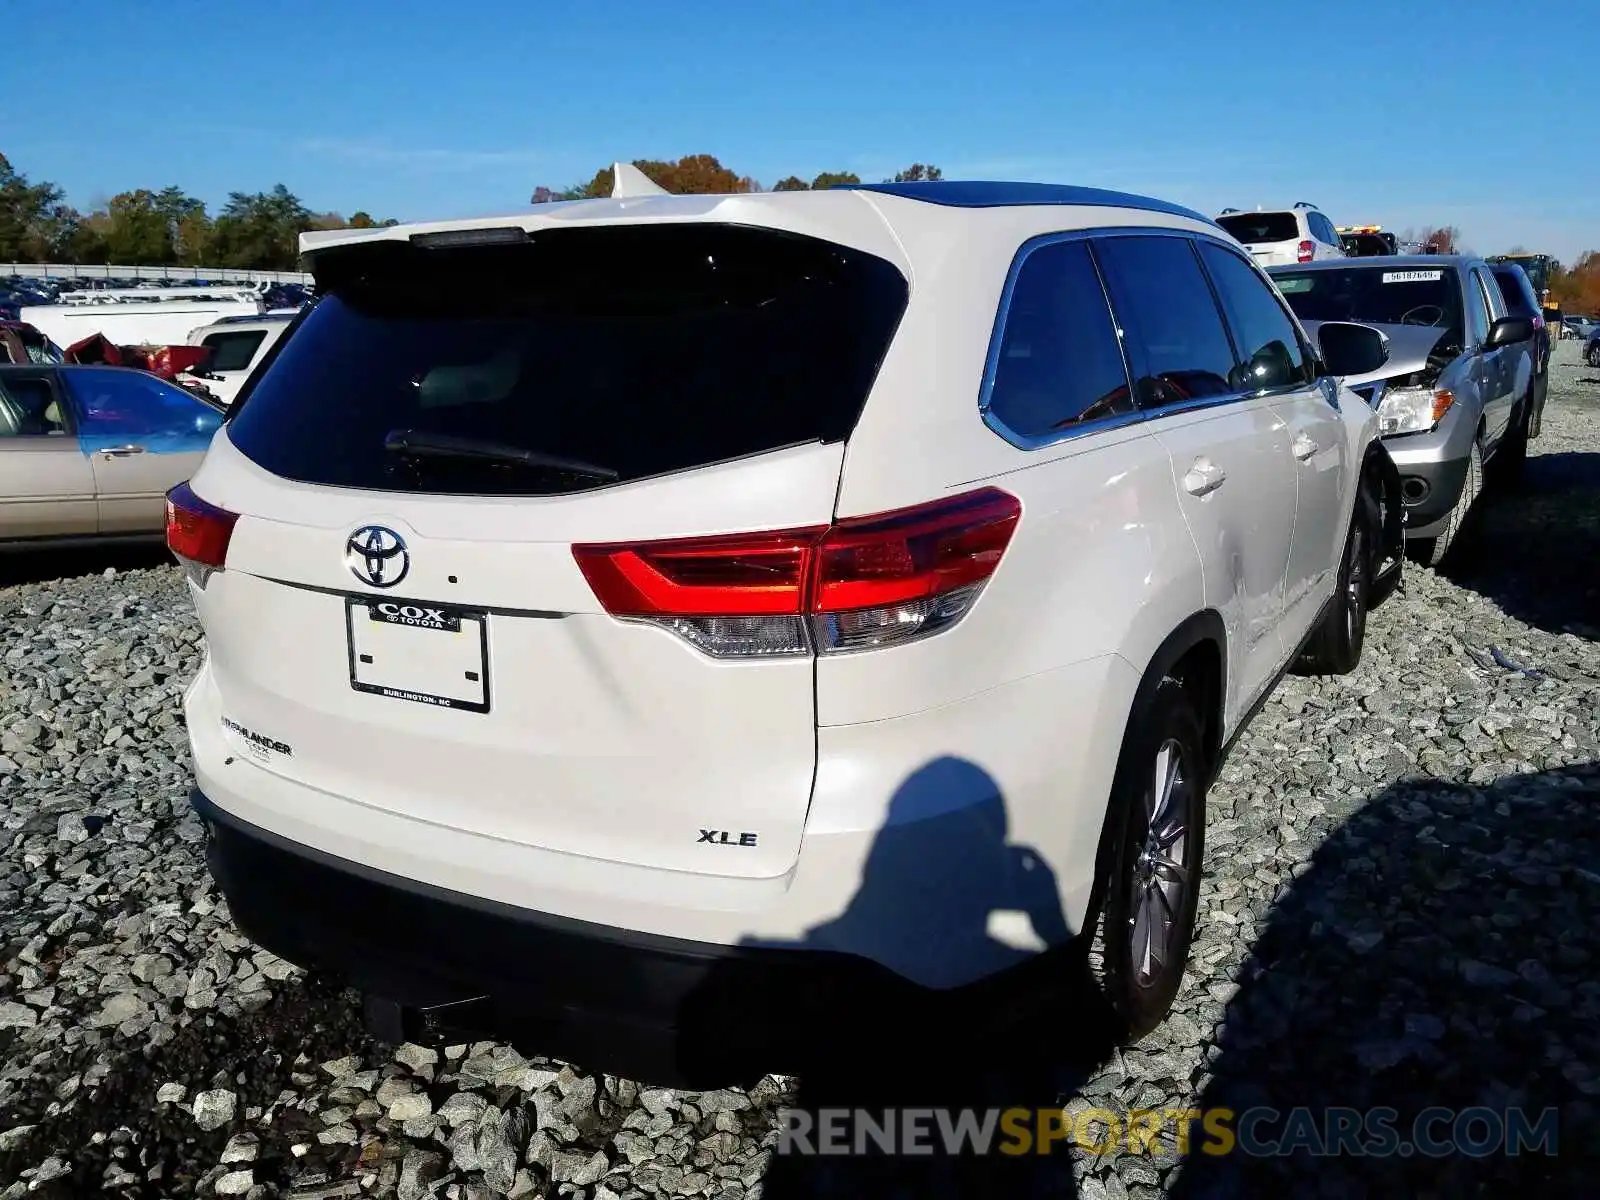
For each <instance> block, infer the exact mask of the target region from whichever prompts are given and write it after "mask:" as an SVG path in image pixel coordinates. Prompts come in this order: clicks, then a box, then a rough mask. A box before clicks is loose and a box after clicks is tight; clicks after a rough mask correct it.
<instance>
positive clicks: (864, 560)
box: [811, 489, 1022, 613]
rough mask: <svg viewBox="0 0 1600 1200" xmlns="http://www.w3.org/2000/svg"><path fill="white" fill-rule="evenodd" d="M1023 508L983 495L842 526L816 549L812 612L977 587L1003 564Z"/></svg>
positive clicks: (1004, 497) (1005, 495) (1000, 495)
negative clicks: (1003, 558) (1001, 558)
mask: <svg viewBox="0 0 1600 1200" xmlns="http://www.w3.org/2000/svg"><path fill="white" fill-rule="evenodd" d="M1021 516H1022V505H1021V504H1020V503H1018V501H1017V498H1016V497H1015V496H1013V495H1011V494H1010V493H1009V492H1002V491H998V490H992V489H991V490H986V491H981V492H973V493H971V494H970V495H967V496H961V497H958V498H957V499H955V500H953V501H943V502H936V503H934V504H927V505H922V506H920V507H918V508H912V509H906V510H905V511H903V512H898V513H887V514H885V515H883V516H879V517H866V518H854V519H851V520H847V521H840V522H839V523H838V524H837V525H835V526H834V527H833V528H832V529H830V530H829V531H828V533H827V536H826V537H824V538H823V539H822V544H821V546H819V547H818V550H817V565H816V569H815V579H816V582H815V585H814V592H813V597H812V603H811V611H812V612H813V613H832V612H843V611H845V610H847V609H852V608H877V607H880V606H882V605H886V604H902V603H904V602H906V601H908V600H924V599H927V598H929V597H931V596H938V595H942V594H944V593H945V592H949V591H953V590H955V589H956V588H960V587H966V586H967V585H968V584H972V583H981V582H983V581H984V580H985V579H988V578H989V576H990V575H992V574H994V569H995V568H996V567H998V566H999V565H1000V556H1001V555H1002V554H1003V553H1005V548H1006V546H1007V544H1009V543H1010V541H1011V534H1012V532H1013V531H1014V530H1015V529H1016V527H1017V520H1018V518H1020V517H1021Z"/></svg>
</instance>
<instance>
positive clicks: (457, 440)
mask: <svg viewBox="0 0 1600 1200" xmlns="http://www.w3.org/2000/svg"><path fill="white" fill-rule="evenodd" d="M383 448H384V449H385V450H387V451H389V453H391V454H404V455H409V456H411V457H414V458H481V459H487V460H488V461H490V462H503V463H521V464H522V465H523V466H528V467H542V468H544V469H546V470H550V471H565V472H567V473H568V474H569V475H583V476H586V477H588V478H590V479H598V480H602V481H604V482H607V483H609V482H611V481H612V480H614V479H616V478H618V476H619V472H617V471H615V470H613V469H612V468H611V467H597V466H595V465H594V464H593V463H586V462H584V461H582V460H581V459H576V458H567V457H566V456H565V455H561V454H542V453H540V452H539V451H538V450H525V449H523V448H522V447H521V446H509V445H507V444H506V443H504V442H489V441H484V440H482V439H479V438H464V437H452V436H450V435H449V434H447V433H427V432H424V431H423V430H420V429H392V430H390V431H389V435H388V436H387V437H385V438H384V439H383Z"/></svg>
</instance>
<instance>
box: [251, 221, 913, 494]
mask: <svg viewBox="0 0 1600 1200" xmlns="http://www.w3.org/2000/svg"><path fill="white" fill-rule="evenodd" d="M315 269H316V275H317V289H318V292H319V293H320V294H321V298H320V299H319V300H318V301H317V302H316V305H315V307H314V308H313V309H312V310H311V312H310V313H309V314H308V315H307V317H306V318H305V322H304V324H303V325H302V326H301V328H300V329H299V330H298V331H297V332H296V333H295V334H294V335H293V336H292V337H290V338H288V339H287V341H286V342H285V344H284V345H283V348H282V350H281V352H279V353H278V355H277V357H276V358H275V359H274V360H273V361H272V362H271V364H270V365H269V366H268V368H267V369H266V371H265V373H264V374H263V375H262V376H261V377H260V379H259V380H258V381H257V382H256V384H255V386H254V387H253V388H252V389H251V390H250V391H248V392H247V393H245V394H244V396H243V397H242V398H241V400H240V403H239V405H238V406H237V408H236V410H235V412H234V414H233V416H232V418H231V421H230V423H229V432H228V437H229V440H231V441H232V442H233V444H234V445H235V446H236V447H237V448H238V449H239V450H240V451H241V452H242V453H243V454H244V455H245V456H246V457H248V458H250V459H251V460H252V461H254V462H255V463H256V464H257V465H258V466H260V467H263V468H264V469H266V470H268V471H271V472H272V473H274V474H276V475H279V476H282V477H284V478H287V479H293V480H298V481H301V482H305V483H316V484H327V485H332V486H336V487H351V488H367V489H375V490H381V491H410V492H430V493H443V494H454V495H522V496H532V495H546V494H551V493H557V492H570V491H577V490H582V489H585V488H592V487H596V486H601V485H603V484H606V483H610V482H615V481H622V482H626V481H628V480H631V479H639V478H643V477H646V476H651V475H660V474H664V473H668V472H672V471H681V470H687V469H690V468H694V467H701V466H706V465H709V464H712V463H717V462H721V461H724V460H727V459H732V458H739V457H744V456H746V455H751V454H759V453H763V452H766V451H771V450H776V449H779V448H781V447H784V446H790V445H795V444H798V443H802V442H814V441H819V440H821V441H839V440H842V439H844V438H845V437H846V436H848V434H849V433H850V431H851V429H853V428H854V426H855V423H856V420H857V419H858V418H859V416H860V413H861V409H862V406H863V404H864V403H865V401H866V397H867V393H868V391H869V390H870V388H871V386H872V382H873V379H874V377H875V376H876V373H877V369H878V365H879V363H880V361H881V360H882V357H883V355H884V353H885V352H886V351H887V349H888V346H889V342H890V339H891V338H892V337H893V335H894V331H895V329H896V327H897V325H898V323H899V320H900V317H901V314H902V313H903V311H904V309H905V306H906V300H907V286H906V281H905V277H904V276H903V275H901V274H900V272H899V271H898V270H896V269H895V268H894V267H893V266H892V265H891V264H889V263H887V262H885V261H884V260H882V259H879V258H876V257H873V256H871V255H867V254H862V253H858V252H856V251H852V250H849V249H847V248H845V247H843V246H839V245H836V244H834V243H831V242H826V241H821V240H817V239H813V238H806V237H799V236H795V235H791V234H786V233H778V232H774V231H772V230H759V229H752V228H741V227H736V226H729V225H709V224H703V225H678V226H659V225H658V226H610V227H606V228H602V229H562V230H551V231H547V232H540V233H537V234H535V235H533V236H532V237H531V238H530V239H528V240H526V241H523V242H520V243H513V244H492V245H472V246H460V245H457V246H452V247H449V248H431V247H418V246H414V245H413V244H411V243H409V242H387V243H376V244H366V245H358V246H354V247H350V248H347V249H344V250H342V251H341V250H338V249H335V250H330V251H328V252H326V254H325V255H324V256H322V257H321V258H320V259H319V260H317V261H316V262H315Z"/></svg>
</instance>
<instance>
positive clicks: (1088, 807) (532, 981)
mask: <svg viewBox="0 0 1600 1200" xmlns="http://www.w3.org/2000/svg"><path fill="white" fill-rule="evenodd" d="M302 246H303V249H304V250H305V251H306V253H307V257H308V261H309V263H310V266H311V269H312V270H313V271H314V273H315V276H316V289H317V295H318V299H317V300H316V302H315V303H314V304H313V305H312V306H311V307H310V308H309V309H308V310H307V311H306V312H305V313H304V314H302V316H301V317H300V318H299V319H298V320H297V323H296V326H295V328H293V329H291V330H290V331H289V332H288V333H287V334H286V335H285V336H284V337H283V338H282V339H280V341H279V342H278V344H277V345H276V346H275V347H274V348H273V351H272V357H271V359H270V360H269V361H268V362H267V363H266V365H265V366H264V368H263V369H261V370H258V371H257V372H255V373H254V375H253V377H252V379H251V381H250V382H249V383H248V384H247V385H246V387H245V389H244V390H243V392H242V393H241V395H240V397H239V398H238V400H237V401H236V403H235V404H234V406H233V408H232V409H231V411H230V414H229V417H228V420H227V422H226V424H225V425H224V426H223V428H222V429H221V430H220V431H219V433H218V435H217V437H216V439H215V441H214V442H213V444H212V446H211V448H210V450H209V452H208V454H207V457H206V459H205V461H204V463H203V465H202V466H201V467H200V469H199V471H198V473H197V474H196V475H195V476H194V478H193V479H192V480H191V481H190V482H189V483H188V484H186V485H184V486H182V487H179V488H177V489H175V491H174V492H173V493H172V495H171V496H170V497H169V508H168V537H169V544H170V546H171V548H172V550H173V552H174V553H175V554H176V555H177V556H178V558H179V559H180V561H181V562H182V563H183V564H184V568H185V571H186V573H187V576H188V579H189V583H190V587H191V591H192V594H193V598H194V602H195V605H196V606H197V609H198V612H199V617H200V620H201V622H202V624H203V626H204V630H205V635H206V644H207V655H206V658H205V662H204V665H203V666H202V668H201V670H200V673H199V676H198V678H196V679H195V681H194V683H193V685H192V687H191V688H190V690H189V692H188V694H187V697H186V701H185V704H186V713H187V720H188V727H189V731H190V736H191V738H192V741H193V752H194V763H195V773H196V789H195V793H194V804H195V805H196V807H197V809H198V810H199V812H200V814H201V815H202V817H203V818H204V820H205V822H206V824H207V826H208V828H209V851H208V854H209V861H210V865H211V869H212V872H213V874H214V876H215V877H216V879H217V881H218V883H219V885H220V887H221V889H222V891H223V892H224V894H225V895H226V897H227V899H228V902H229V905H230V907H231V910H232V913H233V916H234V918H235V919H236V921H237V922H238V924H239V926H240V927H241V928H242V929H243V930H244V931H245V932H246V933H247V934H249V935H250V936H251V937H253V938H255V939H256V940H257V941H259V942H260V943H262V944H263V945H265V946H267V947H269V948H270V949H273V950H274V951H276V952H278V953H279V954H281V955H282V956H284V957H286V958H288V959H290V960H292V961H295V962H298V963H302V964H305V965H307V966H309V967H311V968H313V969H315V970H318V971H320V972H324V973H326V974H328V975H331V976H333V977H336V978H338V979H340V980H344V981H347V982H349V983H350V984H352V985H354V986H356V987H358V988H359V989H361V990H362V991H363V993H365V994H366V995H367V996H369V997H370V998H371V1000H370V1002H369V1008H368V1011H369V1016H370V1019H371V1021H372V1023H373V1025H374V1028H376V1029H378V1030H379V1031H382V1032H386V1033H389V1034H390V1035H391V1036H396V1037H398V1036H401V1035H406V1036H410V1035H411V1034H412V1033H413V1032H415V1031H416V1030H418V1029H419V1028H425V1027H426V1026H427V1025H429V1024H430V1023H432V1024H435V1025H436V1026H438V1027H441V1028H444V1027H448V1028H452V1029H456V1028H459V1029H469V1030H476V1031H481V1032H484V1033H493V1034H498V1035H502V1036H506V1037H509V1038H511V1039H512V1040H514V1041H517V1042H519V1043H520V1044H522V1045H523V1046H524V1048H529V1047H531V1048H532V1049H534V1050H537V1051H543V1052H547V1053H553V1054H558V1055H562V1056H564V1057H568V1058H577V1059H578V1060H579V1061H584V1062H586V1063H588V1064H589V1065H591V1066H596V1067H604V1068H606V1069H613V1070H616V1069H623V1070H629V1071H632V1072H634V1073H635V1074H638V1075H642V1076H644V1077H654V1078H662V1079H665V1078H676V1077H678V1075H679V1073H680V1072H685V1071H689V1070H691V1069H692V1063H693V1061H695V1060H694V1055H695V1053H696V1051H695V1049H694V1048H692V1047H690V1046H689V1045H688V1043H689V1041H690V1040H692V1039H690V1037H689V1033H690V1032H691V1031H701V1032H706V1033H709V1034H710V1035H712V1038H713V1040H720V1041H721V1042H723V1043H725V1044H728V1043H738V1041H739V1039H740V1038H746V1039H747V1044H748V1045H749V1046H750V1047H752V1048H754V1047H758V1046H763V1045H766V1043H765V1042H764V1041H762V1037H764V1035H765V1034H774V1033H776V1034H779V1035H781V1034H782V1032H783V1031H785V1030H788V1031H790V1032H792V1031H794V1030H795V1029H796V1028H798V1027H801V1026H804V1025H806V1024H807V1023H808V1022H809V1023H810V1024H811V1025H812V1026H813V1027H817V1026H819V1025H820V1026H821V1027H822V1028H826V1027H827V1024H826V1022H827V1020H828V1014H829V1013H832V1014H834V1016H833V1018H832V1019H833V1020H837V1019H838V1017H839V1016H840V1015H842V1014H849V1015H851V1016H852V1017H858V1016H860V1015H861V1014H862V1013H864V1012H867V1011H869V1009H868V1004H869V998H870V997H897V996H910V995H913V994H917V995H921V994H939V995H942V996H946V997H961V996H979V995H981V996H990V995H993V994H994V991H995V987H996V986H998V984H997V981H1004V980H1005V979H1007V978H1013V977H1016V972H1017V971H1018V970H1019V969H1020V968H1022V967H1024V966H1030V965H1031V964H1038V963H1040V962H1043V963H1046V964H1048V963H1052V962H1056V961H1062V962H1066V961H1069V959H1068V958H1067V957H1066V956H1070V955H1073V954H1077V955H1079V956H1081V955H1082V953H1083V947H1084V945H1085V944H1086V942H1087V941H1088V940H1089V938H1090V937H1092V936H1093V934H1094V932H1095V931H1096V929H1099V931H1100V933H1101V935H1102V936H1103V939H1104V947H1105V953H1104V958H1105V963H1106V969H1105V972H1104V978H1103V983H1104V987H1105V989H1106V993H1107V995H1108V996H1109V998H1110V1000H1111V1001H1112V1002H1113V1005H1114V1007H1115V1010H1116V1011H1117V1013H1118V1014H1119V1015H1120V1017H1121V1022H1122V1025H1123V1031H1124V1032H1125V1033H1126V1034H1128V1035H1130V1036H1135V1037H1136V1036H1139V1035H1141V1034H1143V1033H1144V1032H1146V1031H1147V1030H1149V1029H1150V1028H1152V1027H1153V1026H1154V1025H1156V1024H1157V1023H1158V1022H1159V1021H1160V1020H1161V1019H1162V1017H1163V1016H1164V1015H1165V1013H1166V1011H1167V1009H1168V1007H1169V1005H1170V1003H1171V1001H1172V998H1173V996H1174V993H1175V991H1176V989H1177V987H1178V984H1179V982H1180V979H1181V976H1182V973H1183V970H1184V964H1185V961H1186V956H1187V953H1188V946H1189V941H1190V936H1191V932H1192V928H1193V924H1194V920H1195V912H1196V895H1197V885H1198V874H1199V869H1200V863H1201V844H1202V837H1203V833H1204V823H1205V797H1206V790H1207V786H1208V784H1209V782H1210V781H1211V780H1212V779H1214V777H1215V775H1216V773H1217V770H1218V767H1219V764H1220V762H1221V760H1222V757H1223V755H1224V754H1225V752H1226V748H1227V747H1228V745H1229V744H1230V742H1231V741H1232V739H1233V738H1234V737H1235V736H1236V734H1237V733H1238V732H1239V730H1240V729H1241V727H1242V726H1243V724H1244V723H1245V722H1246V721H1247V720H1248V719H1249V716H1250V715H1251V713H1252V712H1253V710H1254V708H1255V707H1256V706H1257V705H1259V704H1260V703H1261V702H1262V701H1263V700H1264V699H1265V698H1266V696H1267V695H1268V693H1269V692H1270V691H1271V690H1272V688H1273V687H1274V685H1275V684H1276V682H1277V681H1278V679H1279V678H1280V677H1281V676H1282V674H1283V673H1284V672H1285V671H1286V670H1288V669H1289V668H1290V667H1291V665H1292V664H1294V663H1296V662H1301V663H1309V664H1311V665H1312V666H1313V667H1314V668H1315V669H1319V670H1328V671H1348V670H1350V669H1351V668H1353V667H1354V665H1355V663H1356V661H1357V659H1358V658H1359V656H1360V653H1361V645H1362V636H1363V631H1364V627H1365V617H1366V612H1367V610H1368V608H1369V607H1370V606H1371V605H1372V604H1375V603H1377V602H1379V601H1381V599H1382V598H1383V597H1384V596H1386V595H1388V594H1389V593H1390V592H1391V591H1392V590H1393V588H1394V586H1395V584H1396V582H1397V581H1398V572H1399V568H1400V562H1401V554H1400V549H1401V546H1400V535H1401V529H1400V522H1401V517H1400V513H1401V506H1400V504H1399V497H1398V479H1397V477H1396V476H1395V473H1394V469H1393V467H1392V466H1391V465H1390V464H1389V462H1388V459H1387V456H1386V454H1385V452H1384V450H1383V448H1382V444H1381V443H1380V441H1379V439H1378V429H1377V419H1376V417H1375V415H1374V414H1373V412H1372V410H1371V409H1370V408H1368V407H1367V405H1366V404H1364V403H1363V402H1362V401H1361V400H1360V398H1359V397H1357V396H1355V395H1354V394H1353V393H1351V392H1349V391H1347V390H1345V389H1343V388H1342V387H1341V385H1340V382H1339V377H1340V376H1343V375H1346V374H1354V373H1366V372H1369V371H1371V370H1374V369H1376V367H1377V366H1378V365H1380V364H1381V362H1382V360H1383V358H1384V357H1385V355H1386V353H1387V350H1386V347H1385V343H1384V341H1383V338H1382V335H1381V334H1379V333H1378V332H1376V331H1374V330H1371V329H1368V328H1366V327H1364V326H1359V325H1350V324H1340V323H1336V322H1329V323H1326V324H1323V325H1322V326H1321V328H1320V330H1319V340H1320V346H1319V345H1318V344H1317V343H1314V342H1313V341H1312V340H1311V339H1309V338H1308V337H1307V336H1306V334H1305V333H1304V331H1303V330H1302V328H1301V327H1300V325H1299V324H1298V322H1297V321H1296V320H1295V318H1294V316H1293V315H1292V314H1291V312H1290V311H1289V310H1288V309H1287V308H1286V306H1285V305H1284V304H1283V302H1282V300H1281V297H1280V296H1279V295H1278V293H1277V292H1276V291H1275V289H1274V288H1273V287H1272V285H1271V284H1270V282H1269V281H1268V280H1267V278H1266V277H1265V276H1264V275H1263V273H1262V272H1261V271H1260V270H1259V269H1258V268H1257V267H1256V266H1255V265H1254V264H1253V263H1252V262H1251V261H1250V259H1249V257H1248V256H1247V255H1246V254H1245V253H1244V252H1243V251H1241V249H1240V248H1239V246H1238V245H1237V244H1236V243H1235V242H1234V241H1233V240H1232V239H1231V238H1229V237H1227V236H1226V235H1225V234H1224V233H1223V232H1222V231H1221V230H1220V229H1219V228H1218V226H1217V225H1216V224H1215V223H1213V222H1212V221H1209V220H1207V219H1206V218H1204V217H1203V216H1200V215H1198V214H1196V213H1192V212H1189V211H1187V210H1184V209H1181V208H1177V207H1174V206H1172V205H1169V204H1166V203H1162V202H1160V201H1156V200H1149V199H1145V198H1142V197H1137V196H1130V195H1124V194H1121V193H1115V192H1105V191H1098V190H1092V189H1083V188H1075V187H1058V186H1047V185H1029V184H1021V185H1015V184H989V183H983V184H978V183H974V184H962V183H933V184H904V185H890V184H886V185H883V186H861V187H853V188H842V189H835V190H829V191H820V192H781V193H773V194H760V195H737V196H667V195H647V196H638V195H632V196H623V197H620V198H610V199H598V200H585V201H577V202H573V203H566V204H553V205H548V206H542V207H540V208H538V209H535V210H530V211H527V212H523V213H518V214H516V215H513V216H510V217H506V218H502V219H498V220H472V221H451V222H438V223H429V224H419V225H409V226H397V227H392V228H386V229H379V230H370V231H356V230H343V231H338V232H335V233H323V234H308V235H306V237H305V239H304V241H303V243H302ZM1077 961H1079V962H1080V963H1081V961H1082V959H1081V957H1080V958H1079V959H1078V960H1077ZM1030 971H1031V973H1032V974H1034V975H1035V976H1037V974H1038V967H1037V966H1030ZM824 981H826V982H824ZM750 1017H754V1018H756V1019H755V1020H754V1021H750V1020H746V1019H745V1018H750ZM819 1017H820V1018H821V1021H819V1020H817V1018H819ZM747 1027H748V1028H750V1029H752V1030H753V1032H751V1033H736V1032H735V1030H737V1029H745V1028H747ZM780 1041H781V1037H780ZM773 1052H774V1053H777V1051H776V1050H774V1051H773ZM772 1069H781V1068H779V1067H773V1068H772Z"/></svg>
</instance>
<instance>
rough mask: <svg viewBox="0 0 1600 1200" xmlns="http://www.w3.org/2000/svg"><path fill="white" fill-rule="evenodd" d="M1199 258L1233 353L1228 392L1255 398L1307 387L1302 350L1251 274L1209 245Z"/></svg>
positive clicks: (1269, 295)
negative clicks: (1234, 349) (1223, 317)
mask: <svg viewBox="0 0 1600 1200" xmlns="http://www.w3.org/2000/svg"><path fill="white" fill-rule="evenodd" d="M1200 257H1201V258H1203V259H1204V260H1205V263H1206V269H1207V270H1208V271H1210V273H1211V282H1212V283H1214V284H1215V285H1216V288H1217V295H1219V296H1220V297H1221V298H1222V308H1223V311H1224V312H1225V313H1226V314H1227V317H1228V328H1229V329H1231V330H1232V331H1233V342H1234V345H1235V346H1237V347H1238V349H1239V355H1238V357H1239V364H1238V366H1237V368H1236V372H1235V374H1234V376H1233V380H1232V382H1233V385H1234V390H1235V391H1240V392H1258V391H1265V390H1267V389H1270V388H1284V387H1294V386H1296V385H1298V384H1306V383H1310V382H1311V379H1312V373H1311V370H1310V368H1309V366H1308V364H1307V362H1306V353H1305V348H1304V347H1303V346H1302V345H1301V344H1300V338H1299V337H1298V335H1297V334H1296V333H1295V328H1294V325H1293V324H1292V323H1291V322H1290V321H1289V318H1288V317H1287V316H1286V315H1285V314H1284V311H1283V306H1282V305H1281V304H1279V303H1278V298H1277V297H1276V296H1274V295H1273V294H1272V289H1271V288H1270V287H1268V286H1267V285H1266V284H1265V283H1263V282H1262V280H1261V277H1260V276H1259V275H1257V274H1256V272H1255V268H1253V267H1251V266H1250V265H1249V264H1248V263H1246V262H1245V261H1244V260H1243V259H1241V258H1240V257H1239V256H1238V255H1237V254H1234V253H1233V252H1231V251H1229V250H1224V249H1223V248H1222V247H1221V246H1217V245H1214V244H1212V243H1210V242H1202V243H1200Z"/></svg>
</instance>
